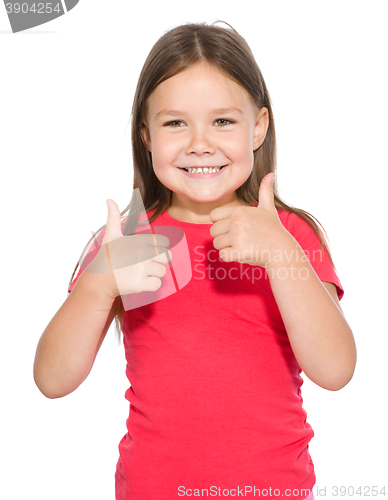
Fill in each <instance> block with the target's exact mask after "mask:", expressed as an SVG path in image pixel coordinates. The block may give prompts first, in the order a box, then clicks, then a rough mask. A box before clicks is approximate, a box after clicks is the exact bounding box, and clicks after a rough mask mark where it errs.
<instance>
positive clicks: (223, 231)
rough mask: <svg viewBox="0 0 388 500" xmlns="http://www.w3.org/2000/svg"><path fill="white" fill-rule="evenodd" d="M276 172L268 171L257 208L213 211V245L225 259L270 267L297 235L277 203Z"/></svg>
mask: <svg viewBox="0 0 388 500" xmlns="http://www.w3.org/2000/svg"><path fill="white" fill-rule="evenodd" d="M274 179H275V174H273V173H270V174H267V175H266V176H265V177H264V178H263V180H262V181H261V184H260V189H259V204H258V206H257V207H247V206H237V207H218V208H215V209H214V210H212V211H211V212H210V219H211V220H212V221H213V225H212V226H211V228H210V234H211V236H212V237H213V238H214V240H213V245H214V248H215V249H217V250H219V256H220V259H221V260H223V261H224V262H240V263H241V264H250V265H251V266H261V267H265V268H268V267H270V266H271V263H272V260H273V258H274V257H275V258H276V256H278V258H279V253H280V258H282V256H281V253H282V252H283V251H284V249H285V248H287V247H289V245H290V244H291V245H292V244H293V245H295V239H294V237H293V236H292V235H291V234H290V233H289V232H288V231H287V229H286V228H285V227H284V226H283V224H282V223H281V221H280V219H279V216H278V213H277V210H276V207H275V202H274V194H273V189H272V184H273V181H274Z"/></svg>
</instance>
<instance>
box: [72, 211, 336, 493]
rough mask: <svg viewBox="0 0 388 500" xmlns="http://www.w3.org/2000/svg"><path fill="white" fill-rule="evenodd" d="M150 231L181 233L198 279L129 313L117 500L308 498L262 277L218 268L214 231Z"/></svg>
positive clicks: (330, 274)
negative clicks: (125, 405)
mask: <svg viewBox="0 0 388 500" xmlns="http://www.w3.org/2000/svg"><path fill="white" fill-rule="evenodd" d="M278 214H279V218H280V220H281V222H282V224H283V225H284V227H285V228H286V229H287V230H288V231H289V232H290V233H291V234H292V235H293V236H294V238H295V239H296V240H297V241H298V243H299V244H300V246H301V247H302V248H303V250H304V252H305V254H306V256H307V257H308V258H309V260H310V262H311V265H312V267H313V268H314V270H315V272H316V274H317V275H318V277H319V279H320V280H321V281H328V282H331V283H334V284H335V285H336V287H337V293H338V297H339V299H342V297H343V294H344V291H343V288H342V285H341V283H340V281H339V279H338V276H337V274H336V272H335V270H334V268H333V266H332V264H331V262H330V260H329V258H328V255H327V253H326V252H325V251H324V249H323V248H322V253H321V254H318V253H317V252H318V251H319V248H320V242H319V239H318V238H317V237H316V235H315V233H314V232H313V230H312V229H311V228H310V226H309V225H308V224H307V223H306V222H305V221H303V220H302V219H301V218H300V217H298V216H296V215H295V214H293V213H291V212H288V211H286V210H282V209H278ZM153 226H175V227H178V228H181V229H183V231H184V234H185V237H186V240H187V244H188V248H189V251H190V259H191V266H192V278H191V280H190V281H189V283H188V284H187V285H186V286H184V287H183V288H181V289H180V290H179V291H177V292H176V293H173V294H171V295H169V296H167V297H165V298H163V299H161V300H158V301H156V302H153V303H150V304H147V305H144V306H142V307H138V308H135V309H131V310H127V311H125V313H124V326H123V339H124V348H125V356H126V361H127V366H126V375H127V377H128V380H129V382H130V387H129V389H128V390H127V391H126V393H125V397H126V399H127V400H128V401H129V403H130V412H129V417H128V419H127V430H128V432H127V434H126V435H125V436H124V437H123V439H122V440H121V442H120V444H119V454H120V458H119V460H118V463H117V469H116V474H115V479H116V500H173V499H178V498H181V497H184V496H193V497H195V496H199V497H207V496H208V497H211V496H228V495H230V496H236V497H238V496H243V497H244V498H257V497H258V496H265V491H264V490H267V496H271V494H272V496H290V495H291V498H294V499H295V498H299V499H303V498H305V497H307V495H308V492H304V491H301V490H303V489H306V490H307V489H308V490H312V488H313V486H314V484H315V473H314V466H313V462H312V460H311V457H310V454H309V450H308V443H309V441H310V440H311V438H312V437H313V435H314V432H313V430H312V428H311V426H310V424H308V423H307V421H306V416H307V415H306V412H305V410H304V409H303V406H302V403H303V400H302V396H301V385H302V384H303V380H302V378H301V376H300V373H301V369H300V367H299V365H298V363H297V361H296V359H295V356H294V354H293V351H292V349H291V346H290V343H289V340H288V336H287V333H286V330H285V327H284V323H283V321H282V318H281V315H280V312H279V308H278V307H277V304H276V301H275V299H274V296H273V294H272V290H271V286H270V282H269V279H268V275H267V273H266V271H265V269H264V268H259V267H258V266H250V265H249V264H239V263H236V262H229V263H226V262H223V261H222V260H221V259H219V256H218V251H217V250H215V248H214V246H213V238H212V237H211V235H210V228H211V224H193V223H188V222H181V221H178V220H176V219H173V218H172V217H171V216H170V215H169V214H168V213H167V212H166V211H164V212H163V214H162V215H161V216H160V217H158V218H157V219H156V220H155V221H153V222H152V223H151V227H153ZM156 233H157V231H156ZM314 252H315V253H314ZM173 255H174V254H173ZM173 261H174V257H173V258H172V261H171V262H173ZM79 274H80V273H79ZM78 276H79V275H78ZM78 276H77V278H78ZM77 278H76V279H77ZM76 279H75V280H74V281H73V283H72V286H74V283H75V281H76ZM162 283H163V278H162ZM72 286H71V288H72ZM254 488H256V490H260V494H261V495H259V493H258V492H257V491H256V494H255V490H254ZM275 490H278V491H275ZM286 490H287V491H286ZM293 490H298V491H299V494H295V493H298V492H297V491H293Z"/></svg>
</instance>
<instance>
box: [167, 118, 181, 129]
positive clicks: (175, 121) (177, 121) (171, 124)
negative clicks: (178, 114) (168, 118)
mask: <svg viewBox="0 0 388 500" xmlns="http://www.w3.org/2000/svg"><path fill="white" fill-rule="evenodd" d="M173 123H182V122H181V121H180V120H174V121H173V122H169V123H166V125H167V126H171V127H173ZM174 128H177V127H174Z"/></svg>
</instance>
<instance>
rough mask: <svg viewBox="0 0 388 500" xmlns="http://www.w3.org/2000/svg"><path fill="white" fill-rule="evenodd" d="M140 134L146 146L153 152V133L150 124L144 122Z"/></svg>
mask: <svg viewBox="0 0 388 500" xmlns="http://www.w3.org/2000/svg"><path fill="white" fill-rule="evenodd" d="M140 135H141V138H142V140H143V143H144V146H145V147H146V148H147V149H148V151H149V152H150V153H151V134H150V130H149V128H148V125H147V124H146V123H145V122H143V124H142V126H141V129H140Z"/></svg>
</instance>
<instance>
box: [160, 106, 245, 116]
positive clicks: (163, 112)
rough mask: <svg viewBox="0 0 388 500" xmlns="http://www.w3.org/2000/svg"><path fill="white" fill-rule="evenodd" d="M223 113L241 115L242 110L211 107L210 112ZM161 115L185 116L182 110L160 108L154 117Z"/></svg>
mask: <svg viewBox="0 0 388 500" xmlns="http://www.w3.org/2000/svg"><path fill="white" fill-rule="evenodd" d="M224 113H239V114H241V115H243V114H244V113H243V111H242V110H241V109H240V108H219V109H213V111H212V114H214V115H218V114H224ZM162 116H187V114H186V113H185V112H184V111H176V110H166V109H162V110H161V111H159V113H157V114H156V116H155V118H160V117H162Z"/></svg>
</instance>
